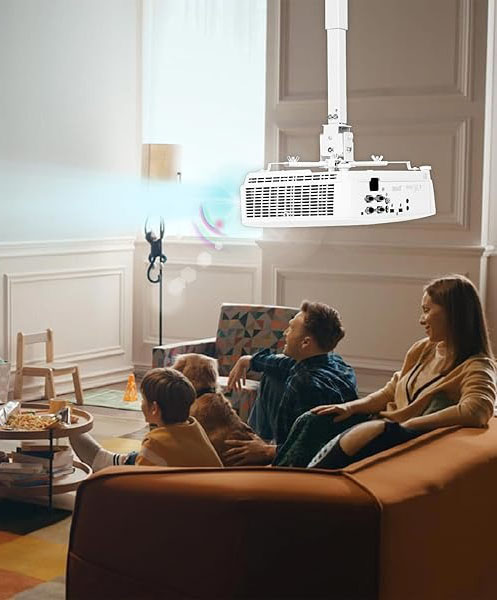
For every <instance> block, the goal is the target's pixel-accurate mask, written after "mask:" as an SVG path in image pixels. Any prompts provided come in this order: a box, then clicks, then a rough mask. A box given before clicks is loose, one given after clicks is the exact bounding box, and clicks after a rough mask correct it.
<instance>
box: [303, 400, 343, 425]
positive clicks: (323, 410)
mask: <svg viewBox="0 0 497 600" xmlns="http://www.w3.org/2000/svg"><path fill="white" fill-rule="evenodd" d="M311 413H314V414H315V415H335V418H334V422H335V423H339V422H340V421H345V419H348V418H349V417H350V416H351V415H352V407H351V406H350V404H348V403H347V402H344V403H343V404H323V405H322V406H316V407H315V408H311Z"/></svg>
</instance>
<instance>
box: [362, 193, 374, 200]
mask: <svg viewBox="0 0 497 600" xmlns="http://www.w3.org/2000/svg"><path fill="white" fill-rule="evenodd" d="M364 200H366V202H373V200H374V196H371V195H370V194H368V195H367V196H366V197H365V198H364Z"/></svg>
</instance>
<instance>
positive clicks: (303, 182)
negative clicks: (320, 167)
mask: <svg viewBox="0 0 497 600" xmlns="http://www.w3.org/2000/svg"><path fill="white" fill-rule="evenodd" d="M430 170H431V169H430V167H420V168H419V169H412V170H405V171H386V170H380V169H378V170H375V169H365V170H358V171H353V170H338V171H325V172H322V171H321V172H319V171H317V172H316V171H311V170H310V169H292V170H286V171H285V170H282V171H271V170H267V171H266V170H261V171H256V172H254V173H249V174H248V175H247V176H246V178H245V182H244V184H243V185H242V186H241V188H240V190H241V209H242V224H243V225H248V226H253V227H325V226H329V225H372V224H379V223H395V222H399V221H409V220H412V219H419V218H422V217H426V216H429V215H434V214H435V212H436V211H435V196H434V192H433V184H432V181H431V176H430Z"/></svg>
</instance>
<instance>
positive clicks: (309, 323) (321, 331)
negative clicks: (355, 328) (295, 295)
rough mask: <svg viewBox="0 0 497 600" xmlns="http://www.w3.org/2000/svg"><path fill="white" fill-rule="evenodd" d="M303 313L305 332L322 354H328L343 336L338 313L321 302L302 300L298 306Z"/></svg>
mask: <svg viewBox="0 0 497 600" xmlns="http://www.w3.org/2000/svg"><path fill="white" fill-rule="evenodd" d="M300 310H301V311H302V312H303V313H304V327H305V330H306V332H307V333H308V334H309V335H310V336H312V337H313V338H314V340H315V341H316V343H317V345H318V346H319V347H320V348H321V350H323V351H324V352H330V351H331V350H333V348H335V346H336V345H337V344H338V342H339V341H340V340H341V339H342V338H343V336H344V335H345V330H344V328H343V326H342V322H341V319H340V315H339V313H338V311H336V310H335V309H334V308H331V306H328V305H327V304H323V303H322V302H309V301H308V300H304V301H303V302H302V304H301V305H300Z"/></svg>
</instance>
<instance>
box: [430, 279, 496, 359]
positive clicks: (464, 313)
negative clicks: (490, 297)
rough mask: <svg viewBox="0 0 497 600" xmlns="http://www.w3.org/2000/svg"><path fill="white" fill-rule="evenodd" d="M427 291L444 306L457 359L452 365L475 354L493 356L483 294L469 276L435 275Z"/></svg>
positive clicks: (453, 351)
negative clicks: (483, 304)
mask: <svg viewBox="0 0 497 600" xmlns="http://www.w3.org/2000/svg"><path fill="white" fill-rule="evenodd" d="M424 291H425V292H426V293H427V294H428V295H429V296H430V298H431V300H432V301H433V302H434V303H435V304H438V305H439V306H441V307H442V308H443V309H444V310H445V314H446V316H447V330H448V331H447V338H448V339H447V344H448V346H449V348H450V349H451V351H452V354H453V359H454V362H453V363H452V365H451V368H453V367H455V366H457V365H459V364H461V363H462V362H463V361H465V360H466V359H467V358H469V357H470V356H474V355H475V354H483V355H486V356H488V357H489V358H492V359H493V353H492V349H491V347H490V340H489V335H488V327H487V322H486V320H485V315H484V313H483V308H482V305H481V300H480V296H479V294H478V290H477V289H476V288H475V286H474V285H473V283H472V282H471V281H470V280H469V279H468V278H467V277H464V276H463V275H449V276H447V277H441V278H440V279H434V280H433V281H431V282H430V283H429V284H428V285H427V286H425V288H424Z"/></svg>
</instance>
